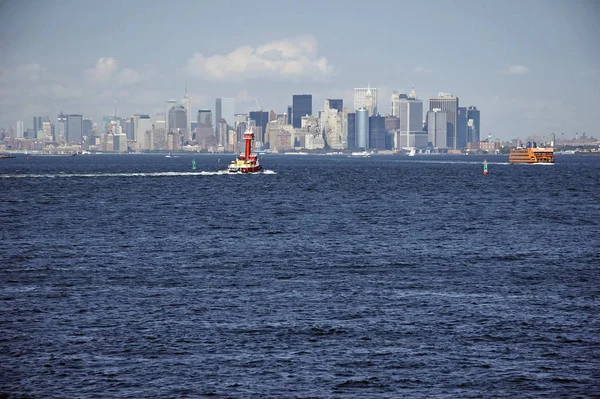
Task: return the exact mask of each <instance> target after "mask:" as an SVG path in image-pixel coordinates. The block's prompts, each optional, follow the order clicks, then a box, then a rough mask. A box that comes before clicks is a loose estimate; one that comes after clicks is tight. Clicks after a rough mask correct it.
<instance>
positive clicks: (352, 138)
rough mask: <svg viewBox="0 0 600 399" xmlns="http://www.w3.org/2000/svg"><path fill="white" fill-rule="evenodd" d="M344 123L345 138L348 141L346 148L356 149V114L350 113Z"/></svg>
mask: <svg viewBox="0 0 600 399" xmlns="http://www.w3.org/2000/svg"><path fill="white" fill-rule="evenodd" d="M347 121H348V122H347V123H346V128H347V129H348V130H347V132H346V137H347V140H348V148H351V149H353V148H356V114H355V113H354V112H351V113H349V114H348V119H347Z"/></svg>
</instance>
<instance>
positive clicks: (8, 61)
mask: <svg viewBox="0 0 600 399" xmlns="http://www.w3.org/2000/svg"><path fill="white" fill-rule="evenodd" d="M32 4H33V3H31V4H30V2H28V1H23V2H16V3H8V2H5V3H2V5H0V16H1V17H2V24H1V26H0V37H1V39H0V40H1V43H2V48H3V51H4V55H5V56H4V57H2V59H1V60H0V101H1V103H0V127H4V128H6V129H8V128H9V127H12V128H13V129H15V128H16V122H17V121H19V120H20V121H24V122H25V128H27V127H33V126H30V125H31V124H32V122H31V121H32V120H33V117H37V116H49V117H50V118H51V120H52V121H53V122H56V116H57V115H58V114H59V113H60V112H61V111H62V112H64V113H65V114H81V115H84V116H89V117H91V118H92V119H93V120H94V121H95V122H96V121H100V120H101V118H102V117H103V116H105V115H112V114H114V106H115V101H116V104H117V109H118V111H117V113H118V114H120V115H124V116H129V115H133V114H135V113H143V114H149V115H154V114H155V113H156V112H160V111H161V110H164V104H165V102H166V100H167V99H169V98H171V97H173V98H175V99H178V100H177V101H178V102H179V101H181V100H180V99H181V98H182V97H184V95H185V90H186V89H187V95H188V96H189V98H190V100H191V107H192V108H191V112H189V113H190V114H191V115H195V113H196V111H197V110H199V109H212V111H213V112H215V109H214V101H215V99H216V98H234V99H235V107H236V112H244V113H248V112H250V111H258V107H257V104H256V102H255V98H258V100H259V101H260V105H261V107H262V109H263V110H271V109H273V110H275V111H276V112H277V113H285V112H286V110H287V107H288V106H289V105H291V101H292V95H294V94H302V93H310V94H312V96H313V107H314V108H313V113H314V112H318V110H320V109H321V108H322V104H323V103H324V100H325V99H328V98H339V99H342V100H343V101H344V104H346V105H347V106H348V108H350V110H351V111H352V109H351V104H353V103H354V90H355V88H360V87H365V86H367V85H369V86H370V87H374V88H377V89H378V97H379V98H378V112H379V114H381V115H385V114H391V113H392V111H391V95H392V93H393V92H394V91H398V92H399V93H408V92H409V91H410V89H411V88H412V87H415V88H416V90H417V92H418V93H419V97H420V99H421V100H422V101H423V102H424V103H425V104H428V103H429V99H430V98H433V97H436V96H437V95H438V93H440V92H450V93H453V94H454V95H456V96H457V97H460V104H461V105H462V106H463V107H468V106H471V105H475V106H477V108H478V109H479V110H481V112H483V113H484V114H485V123H484V124H483V129H484V130H483V131H482V132H479V133H480V134H481V137H482V138H483V137H487V135H488V134H489V133H491V134H492V137H494V138H500V139H503V140H505V139H510V138H512V137H519V136H521V137H522V136H526V135H529V134H535V133H540V134H549V133H552V132H565V133H567V134H574V132H580V133H581V132H587V133H588V134H596V133H597V131H595V130H594V129H597V128H596V124H595V123H594V108H593V107H594V105H595V102H596V101H595V99H596V98H597V91H598V88H599V87H600V50H599V49H598V48H597V46H595V43H594V38H595V37H598V36H599V35H598V33H599V32H600V28H598V26H597V25H596V24H595V23H594V21H597V20H598V19H600V11H599V10H600V6H599V5H598V4H597V3H595V2H593V1H584V0H582V1H578V2H576V3H566V2H543V1H537V0H536V1H529V2H525V3H517V2H507V3H503V4H494V3H491V2H490V3H483V4H482V3H478V2H470V1H457V2H453V3H451V4H446V3H437V2H425V3H423V4H411V3H408V2H385V1H382V2H378V3H376V4H375V5H374V7H373V12H374V13H375V15H376V16H377V18H379V20H380V21H379V22H378V23H377V24H376V26H373V27H372V31H371V33H370V34H369V35H364V34H363V33H360V32H358V31H359V30H356V29H354V26H355V24H356V23H359V22H360V21H362V16H361V15H359V14H358V11H356V10H353V9H352V7H343V4H342V3H335V2H334V3H331V4H329V3H328V4H321V3H318V2H312V1H309V2H305V3H303V4H304V6H303V7H300V6H298V5H295V4H279V3H277V2H271V1H264V2H260V3H259V5H262V7H252V6H251V5H248V4H246V3H243V2H240V1H229V2H216V4H208V5H207V4H204V5H202V9H203V10H204V12H209V13H211V14H215V15H227V16H228V19H227V22H228V23H227V29H217V27H218V24H219V21H218V20H215V21H212V20H210V19H209V20H207V21H206V22H203V23H202V24H201V25H198V24H197V23H196V22H195V14H194V10H195V11H198V7H199V5H198V4H196V3H194V2H186V1H183V2H182V3H181V4H180V5H179V6H178V9H179V11H181V9H186V10H189V11H190V12H186V13H181V12H175V11H177V10H174V9H170V8H165V7H160V6H159V4H160V3H156V4H155V5H156V7H140V5H141V4H142V3H140V2H136V1H131V2H126V3H123V4H121V3H116V2H110V1H109V2H106V3H102V4H96V3H92V2H81V3H79V2H74V1H64V2H60V3H51V2H39V3H35V4H36V6H35V7H34V6H33V5H32ZM143 4H146V3H143ZM117 5H118V6H117ZM253 8H256V9H253ZM114 10H119V11H118V12H114ZM317 10H318V11H320V13H322V12H326V13H328V14H331V15H337V16H339V18H331V19H328V20H327V23H326V24H324V25H325V26H324V27H320V26H319V24H310V26H311V27H310V29H308V28H306V24H305V23H304V22H302V21H303V20H304V19H305V18H308V19H309V20H310V18H315V17H314V16H312V15H313V13H314V11H317ZM188 14H189V15H188ZM133 15H135V16H136V18H131V16H133ZM290 15H295V16H296V17H294V18H290V17H289V16H290ZM407 15H411V16H413V17H411V18H406V17H402V16H407ZM59 16H60V18H58V17H59ZM303 16H304V17H305V18H302V17H303ZM532 16H535V18H536V23H535V24H532V23H531V18H532ZM70 17H73V18H70ZM75 17H77V18H75ZM270 17H272V18H270ZM36 18H37V19H39V18H42V19H44V20H46V19H47V20H54V21H57V20H61V21H67V22H68V23H67V22H65V24H64V27H65V28H64V29H60V30H54V29H53V30H50V32H49V31H48V30H47V29H44V27H43V24H42V25H40V24H32V23H30V21H31V20H33V19H36ZM106 20H111V27H110V29H106V26H105V24H104V21H106ZM247 20H251V21H260V20H264V21H267V20H268V21H269V24H267V25H269V26H268V28H260V27H258V26H257V25H259V24H258V23H243V22H247ZM158 24H160V25H162V26H176V27H177V29H173V32H176V34H175V35H165V34H164V32H163V29H154V30H153V29H150V28H146V26H158ZM449 27H450V28H451V29H450V32H452V33H451V34H452V35H453V36H454V37H455V38H456V39H455V41H456V42H457V43H458V45H453V46H454V47H453V46H448V44H447V43H448V42H447V40H445V39H444V37H445V36H446V35H447V34H449V33H448V28H449ZM217 31H218V35H214V32H217ZM330 31H334V32H336V34H335V35H331V34H329V32H330ZM273 32H276V33H273ZM394 32H395V33H396V34H390V33H394ZM403 35H411V40H410V41H409V42H408V44H405V43H404V41H402V40H400V38H401V37H402V36H403ZM363 36H367V37H366V38H365V37H363ZM390 37H393V38H395V39H396V40H393V41H391V40H390V39H389V38H390ZM206 38H210V40H206ZM461 44H462V45H461ZM450 47H452V48H453V49H450ZM441 59H443V60H444V63H443V64H440V61H439V60H441ZM574 61H576V62H574ZM422 117H423V119H425V117H426V115H423V116H422Z"/></svg>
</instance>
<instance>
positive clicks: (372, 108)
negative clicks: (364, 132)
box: [354, 87, 378, 116]
mask: <svg viewBox="0 0 600 399" xmlns="http://www.w3.org/2000/svg"><path fill="white" fill-rule="evenodd" d="M377 101H378V97H377V89H376V88H374V87H367V88H358V89H354V112H356V111H357V110H358V109H359V108H365V109H366V110H367V111H368V112H369V116H373V115H377V114H378V111H377Z"/></svg>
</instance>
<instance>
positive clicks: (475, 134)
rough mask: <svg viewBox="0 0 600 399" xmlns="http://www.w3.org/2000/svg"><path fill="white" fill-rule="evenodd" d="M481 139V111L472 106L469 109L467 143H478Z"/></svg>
mask: <svg viewBox="0 0 600 399" xmlns="http://www.w3.org/2000/svg"><path fill="white" fill-rule="evenodd" d="M480 137H481V130H480V127H479V110H478V109H477V107H475V106H473V105H471V106H470V107H468V108H467V142H468V143H478V142H479V141H481V140H480Z"/></svg>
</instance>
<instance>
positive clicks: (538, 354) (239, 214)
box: [0, 154, 600, 398]
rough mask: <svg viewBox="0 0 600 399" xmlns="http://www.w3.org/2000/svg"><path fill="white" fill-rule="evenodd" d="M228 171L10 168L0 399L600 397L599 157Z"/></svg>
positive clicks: (54, 161) (55, 160) (185, 166)
mask: <svg viewBox="0 0 600 399" xmlns="http://www.w3.org/2000/svg"><path fill="white" fill-rule="evenodd" d="M192 159H195V160H196V163H197V166H198V169H197V170H195V171H193V170H191V161H192ZM232 159H233V156H231V155H199V154H196V155H194V156H192V155H181V156H180V157H179V158H165V157H164V156H160V155H89V156H77V157H33V156H32V157H30V158H29V159H27V158H25V157H24V156H19V157H18V158H17V159H5V160H0V232H1V236H0V238H1V240H0V262H1V265H0V304H1V306H0V397H8V398H112V397H115V398H202V397H212V398H401V397H407V398H425V397H427V398H457V397H460V398H482V397H484V398H516V397H518V398H560V397H568V398H573V397H581V398H585V397H600V317H599V315H600V245H599V244H600V218H599V216H600V157H594V156H573V155H571V156H568V155H563V156H561V155H557V163H556V164H555V165H509V164H508V163H507V161H508V158H507V156H489V157H487V160H488V162H489V170H490V174H489V175H483V174H482V173H481V172H482V170H483V168H482V160H483V157H477V156H416V157H402V156H374V157H371V158H348V157H344V156H316V155H308V156H284V155H267V156H264V158H263V159H262V161H261V162H262V164H263V166H264V167H265V169H266V170H267V173H264V174H260V175H227V174H223V173H220V172H219V170H221V169H223V168H224V167H225V166H226V163H227V162H228V161H230V160H232Z"/></svg>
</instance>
